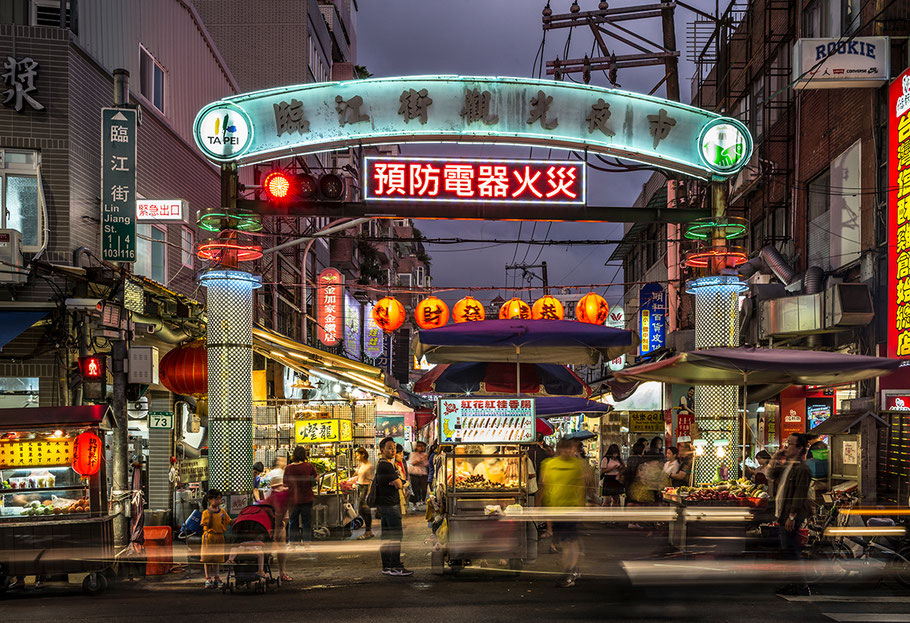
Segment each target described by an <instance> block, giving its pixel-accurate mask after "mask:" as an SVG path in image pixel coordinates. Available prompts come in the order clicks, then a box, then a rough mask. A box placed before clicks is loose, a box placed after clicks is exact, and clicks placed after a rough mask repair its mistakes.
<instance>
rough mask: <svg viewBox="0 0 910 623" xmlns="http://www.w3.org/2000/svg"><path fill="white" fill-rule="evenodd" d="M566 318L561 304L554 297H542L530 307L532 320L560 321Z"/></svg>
mask: <svg viewBox="0 0 910 623" xmlns="http://www.w3.org/2000/svg"><path fill="white" fill-rule="evenodd" d="M565 317H566V310H565V308H564V307H563V306H562V302H561V301H560V300H559V299H558V298H556V297H555V296H550V295H549V294H548V295H546V296H542V297H540V298H539V299H537V300H536V301H534V306H533V307H531V318H533V319H534V320H562V319H563V318H565Z"/></svg>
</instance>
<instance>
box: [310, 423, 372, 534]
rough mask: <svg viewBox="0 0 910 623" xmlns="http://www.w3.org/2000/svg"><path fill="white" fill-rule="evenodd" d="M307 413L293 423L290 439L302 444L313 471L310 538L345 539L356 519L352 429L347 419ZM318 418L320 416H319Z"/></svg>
mask: <svg viewBox="0 0 910 623" xmlns="http://www.w3.org/2000/svg"><path fill="white" fill-rule="evenodd" d="M303 413H305V414H307V415H306V416H304V417H300V418H298V419H296V420H295V422H294V439H295V441H296V442H297V443H298V444H300V445H305V446H306V447H307V451H308V453H309V457H310V462H311V463H312V464H313V466H314V467H315V468H316V473H317V478H316V489H315V491H314V495H315V497H314V499H313V536H314V537H317V538H327V537H329V536H346V535H349V533H350V527H351V526H350V524H351V522H352V521H353V520H354V519H355V518H356V517H357V511H356V510H355V509H354V501H355V499H354V498H355V495H356V493H355V487H354V485H352V484H351V483H350V478H351V476H353V475H354V471H353V461H354V442H353V426H352V422H351V419H350V418H344V417H341V416H334V417H326V416H327V415H328V414H315V415H316V416H315V417H314V414H313V412H311V411H306V412H303ZM320 416H321V417H320Z"/></svg>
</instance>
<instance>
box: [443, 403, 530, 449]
mask: <svg viewBox="0 0 910 623" xmlns="http://www.w3.org/2000/svg"><path fill="white" fill-rule="evenodd" d="M438 413H439V431H440V439H441V440H442V441H443V442H448V443H483V444H498V443H532V442H533V441H534V437H535V434H536V432H537V422H536V420H535V417H536V412H535V403H534V399H533V398H512V399H507V398H498V399H497V398H484V399H480V398H472V399H461V398H441V399H440V400H439V410H438Z"/></svg>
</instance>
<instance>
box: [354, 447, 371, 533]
mask: <svg viewBox="0 0 910 623" xmlns="http://www.w3.org/2000/svg"><path fill="white" fill-rule="evenodd" d="M356 454H357V461H358V462H357V468H356V473H357V512H358V513H360V516H361V517H362V518H363V526H364V528H365V530H364V532H363V534H361V535H360V536H359V537H357V538H358V539H360V540H361V541H363V540H365V539H372V538H373V536H374V535H373V509H372V508H370V505H369V504H367V494H368V493H369V492H370V485H371V484H372V483H373V473H374V471H375V469H374V467H373V464H372V463H371V462H370V453H369V452H367V451H366V449H365V448H357V453H356Z"/></svg>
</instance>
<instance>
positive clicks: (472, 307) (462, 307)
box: [452, 296, 487, 322]
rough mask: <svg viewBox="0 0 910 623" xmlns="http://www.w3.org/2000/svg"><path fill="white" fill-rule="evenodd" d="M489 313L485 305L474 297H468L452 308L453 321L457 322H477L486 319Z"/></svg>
mask: <svg viewBox="0 0 910 623" xmlns="http://www.w3.org/2000/svg"><path fill="white" fill-rule="evenodd" d="M486 316H487V312H486V310H485V309H484V308H483V304H482V303H481V302H480V301H478V300H477V299H475V298H474V297H473V296H466V297H464V298H463V299H461V300H460V301H458V302H457V303H455V307H454V308H452V319H453V320H455V322H476V321H478V320H483V319H484V318H486Z"/></svg>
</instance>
